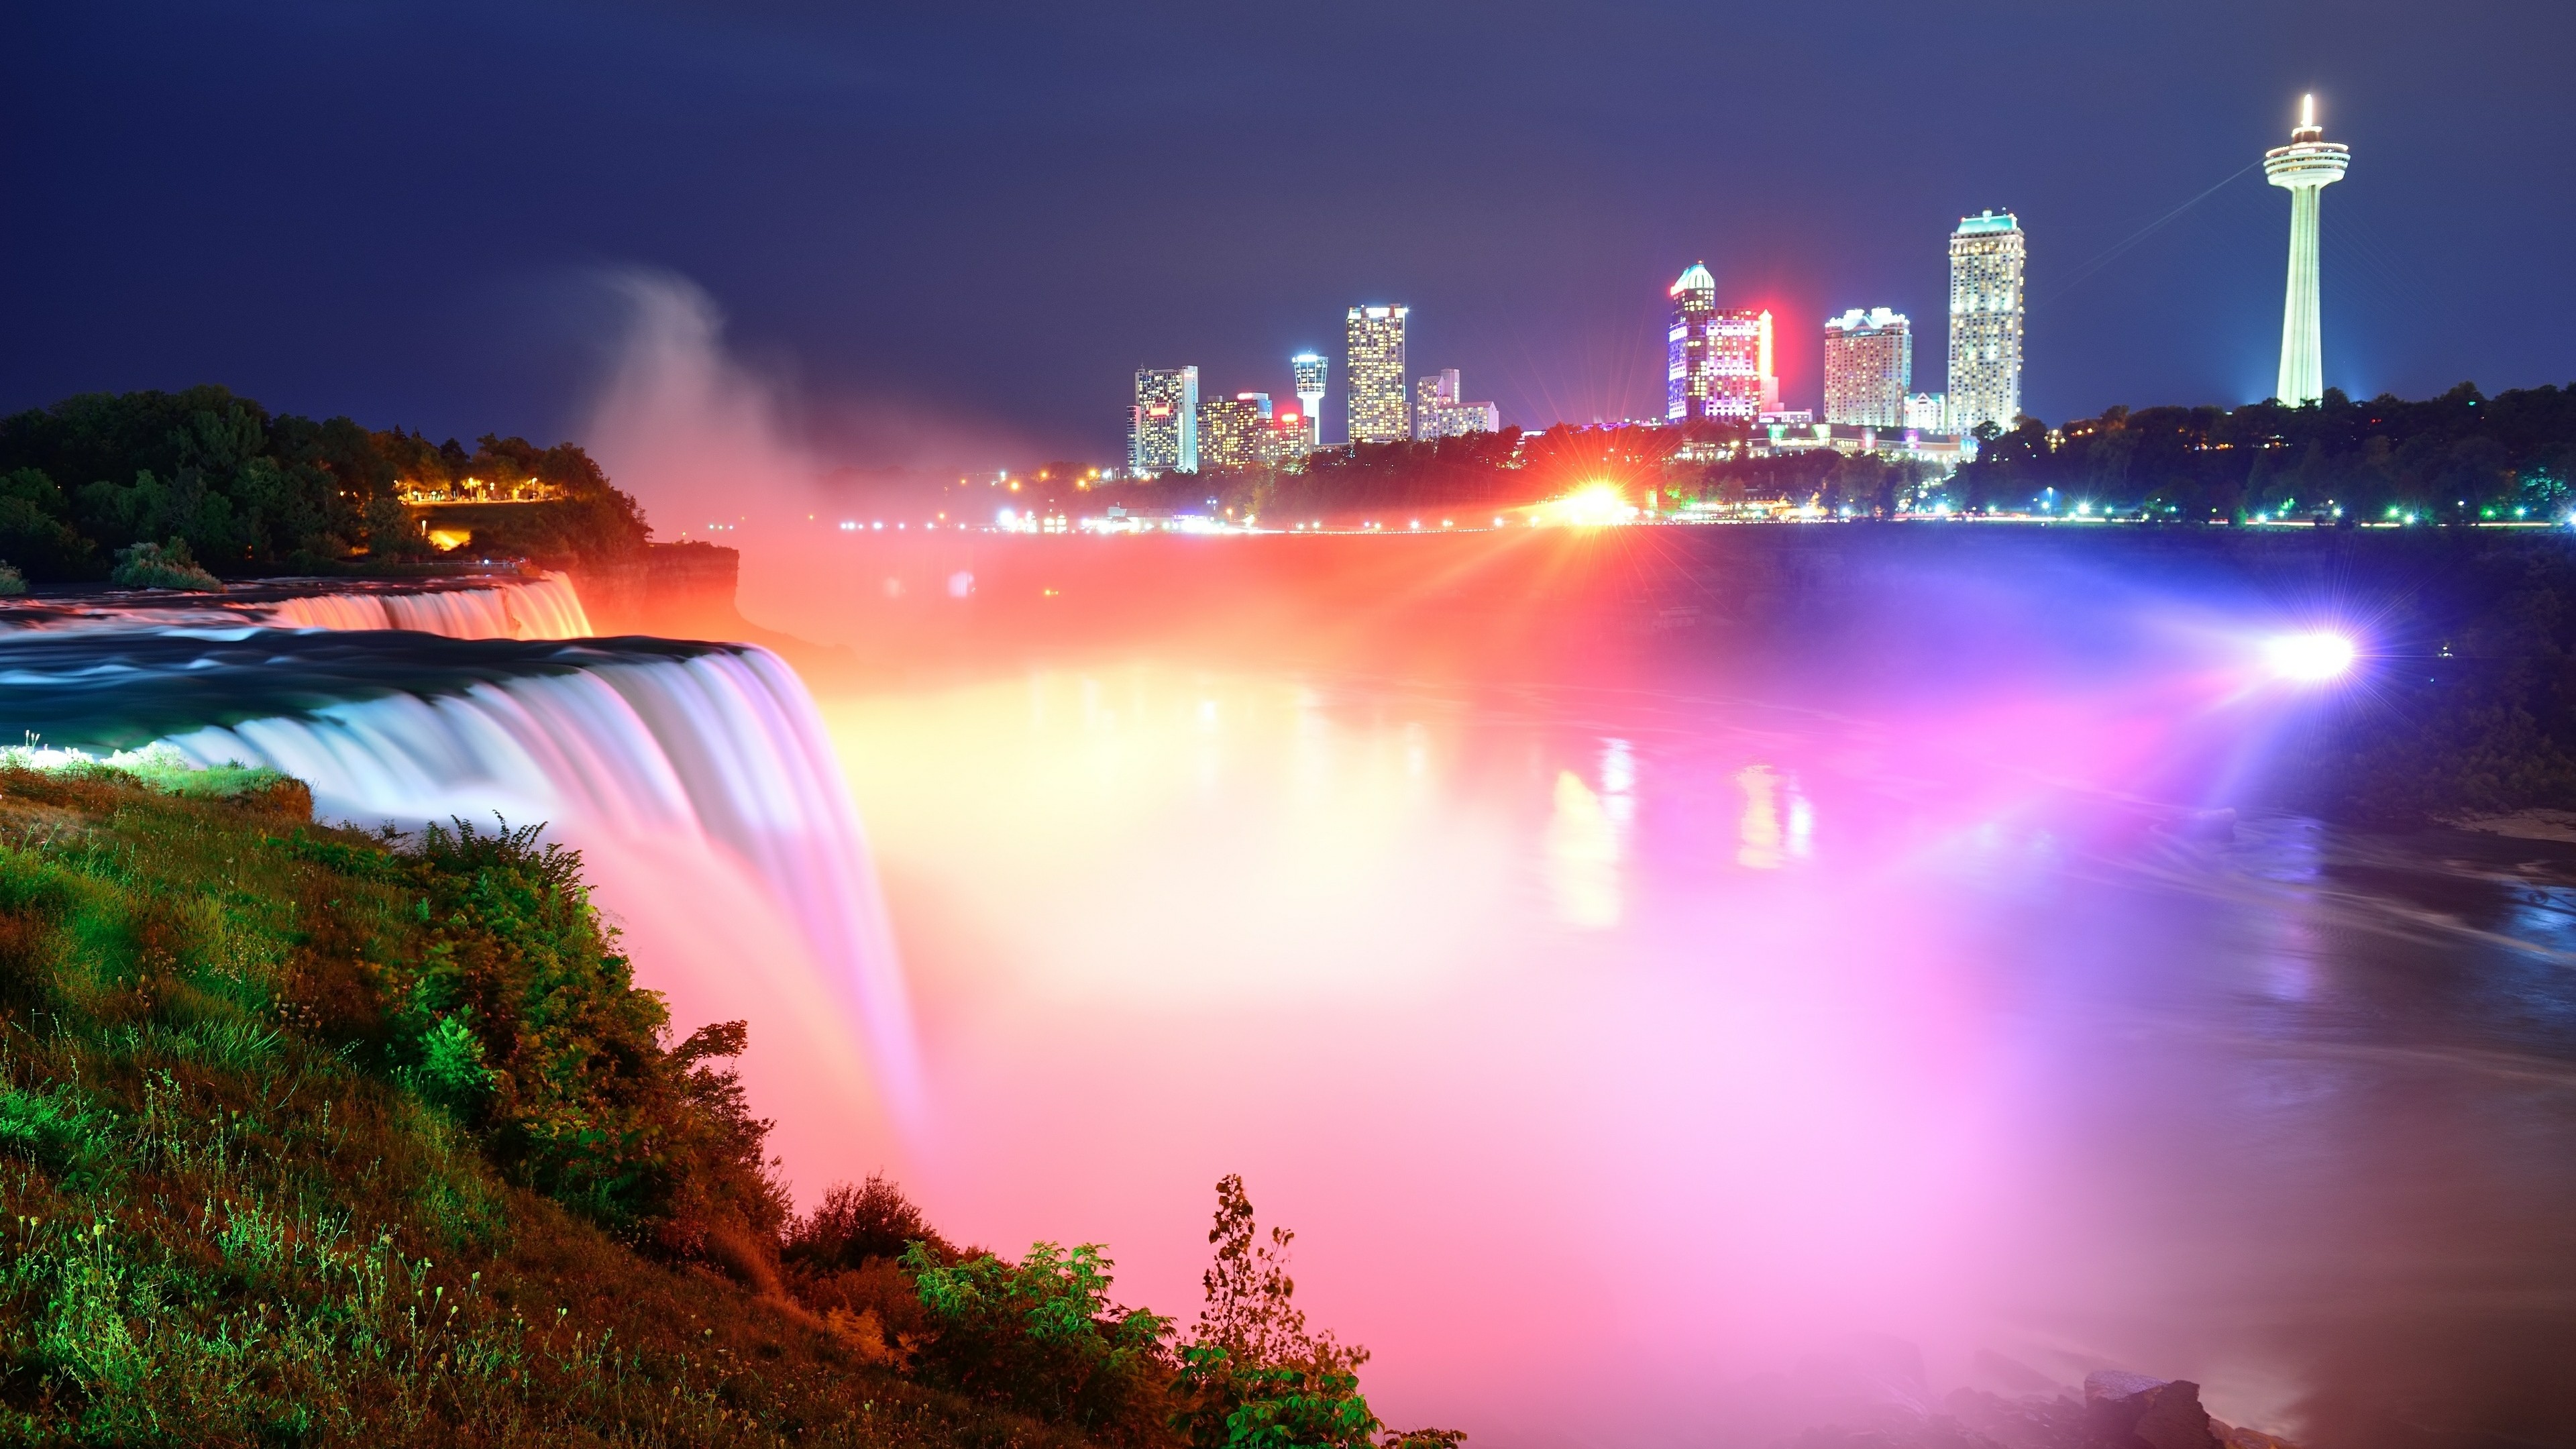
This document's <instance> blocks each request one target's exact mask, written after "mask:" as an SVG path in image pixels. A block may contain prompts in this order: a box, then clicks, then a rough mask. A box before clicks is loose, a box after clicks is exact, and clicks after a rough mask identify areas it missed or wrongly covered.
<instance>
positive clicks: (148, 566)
mask: <svg viewBox="0 0 2576 1449" xmlns="http://www.w3.org/2000/svg"><path fill="white" fill-rule="evenodd" d="M108 579H109V581H110V582H112V583H114V584H115V585H116V586H117V587H118V588H121V589H202V590H216V589H221V588H222V587H223V584H222V583H221V582H219V581H217V579H216V578H215V576H214V575H213V574H210V573H208V572H206V571H205V570H204V569H202V568H199V567H197V556H196V555H195V554H193V553H191V552H189V550H188V541H187V540H186V539H184V538H173V539H171V540H170V542H169V544H168V546H167V547H164V546H163V545H161V544H157V543H150V542H145V543H137V544H130V545H128V546H126V547H124V548H120V549H118V550H117V551H116V568H115V569H114V571H112V572H111V573H109V575H108Z"/></svg>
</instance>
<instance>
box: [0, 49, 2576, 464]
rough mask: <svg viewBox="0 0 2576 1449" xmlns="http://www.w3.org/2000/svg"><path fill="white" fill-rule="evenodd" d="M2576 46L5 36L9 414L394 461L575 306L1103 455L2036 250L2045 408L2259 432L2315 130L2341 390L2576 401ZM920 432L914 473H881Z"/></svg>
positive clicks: (590, 325) (1, 320) (1786, 360)
mask: <svg viewBox="0 0 2576 1449" xmlns="http://www.w3.org/2000/svg"><path fill="white" fill-rule="evenodd" d="M2571 52H2576V6H2571V5H2568V4H2566V3H2565V0H2531V3H2492V4H2478V3H2454V4H2449V5H2443V6H2428V5H2424V4H2421V3H2413V4H2395V3H2379V0H2367V3H2353V4H2341V5H2319V4H2286V3H2285V4H2264V3H2256V0H2236V3H2227V4H2199V3H2192V4H2152V5H2148V4H2127V5H2094V4H2069V3H2043V0H2028V3H1972V4H1954V5H1939V4H1926V3H1919V0H1918V3H1903V4H1898V3H1877V0H1848V3H1809V4H1800V5H1791V4H1780V3H1776V0H1775V3H1765V4H1762V5H1758V6H1719V5H1706V4H1701V5H1691V4H1660V5H1659V4H1610V3H1594V4H1550V5H1538V4H1523V3H1512V0H1489V3H1480V4H1464V3H1460V4H1438V3H1416V4H1390V3H1387V0H1372V3H1362V4H1340V3H1315V4H1310V5H1306V6H1300V7H1285V6H1265V7H1258V8H1255V7H1244V6H1233V5H1224V4H1210V3H1205V0H1200V3H1194V4H1188V5H1170V6H1114V5H1062V4H1055V5H1026V6H1019V5H978V4H940V5H932V6H919V7H893V6H882V5H877V6H871V5H849V4H823V3H796V0H766V3H754V0H745V3H733V4H726V5H714V4H692V3H676V0H664V3H647V0H618V3H609V0H601V3H560V0H510V3H503V4H477V3H461V4H448V5H421V4H409V3H400V0H328V3H314V4H304V5H296V4H274V5H267V6H251V5H221V6H219V5H213V4H193V5H191V4H120V3H111V0H101V3H94V4H83V5H58V6H26V7H12V8H11V12H10V14H9V15H8V17H7V18H6V19H0V78H5V89H0V198H5V217H0V248H5V252H0V262H5V267H6V272H5V278H6V280H5V283H0V406H7V407H18V406H24V405H29V404H34V403H39V402H44V401H49V400H51V399H53V398H56V397H59V396H62V395H64V394H66V393H70V392H74V391H82V390H90V389H122V388H130V387H173V386H180V385H185V384H188V383H191V382H197V381H201V380H202V381H220V382H224V383H227V384H229V385H231V386H233V387H234V388H236V389H238V390H241V391H244V392H247V393H249V394H251V395H253V396H256V397H259V398H261V399H262V400H263V401H266V402H268V403H269V404H270V405H272V406H275V407H280V408H285V409H291V410H295V411H301V412H311V413H334V412H347V413H350V414H352V415H354V416H356V417H358V418H360V419H361V420H363V421H367V422H370V423H373V424H377V425H384V424H390V423H396V422H400V423H404V424H407V425H410V426H415V427H422V428H426V429H428V430H429V431H431V432H432V433H436V434H445V433H459V434H466V435H471V434H473V433H477V432H481V431H484V430H486V429H498V430H501V431H505V432H523V433H528V434H531V435H535V436H539V437H546V438H551V437H555V436H561V435H563V434H565V433H567V432H570V431H572V430H574V429H575V428H577V426H578V423H579V419H580V417H581V415H582V405H583V399H584V397H585V395H586V393H587V391H588V390H589V389H590V388H591V387H593V386H594V385H595V383H596V380H597V378H598V376H599V368H600V366H601V358H600V355H599V339H600V338H601V337H602V336H604V335H606V328H607V319H606V318H605V316H604V314H603V310H602V309H603V307H604V305H605V304H604V302H603V300H602V298H603V293H602V291H601V289H600V288H598V286H597V285H596V283H595V282H594V281H593V280H591V279H592V278H594V277H595V276H596V274H597V273H598V272H599V271H600V270H601V269H603V268H612V267H623V266H632V265H642V266H647V267H653V268H659V269H665V270H668V271H671V272H674V273H677V274H679V275H681V276H684V277H687V278H689V279H692V280H693V281H695V282H696V283H697V284H699V285H700V286H702V287H704V288H705V289H706V290H707V292H708V293H709V294H710V295H711V296H713V297H714V298H715V300H716V301H717V303H718V304H719V305H720V306H721V307H722V308H723V309H724V310H725V311H726V312H727V314H728V315H729V316H730V318H731V319H732V326H731V332H730V337H731V340H732V342H733V344H734V345H735V346H736V347H737V348H738V349H739V350H740V351H741V352H742V353H743V355H745V356H746V357H747V358H748V359H750V361H751V363H752V365H753V366H755V367H756V368H758V369H760V370H762V371H764V372H767V373H770V374H773V375H775V376H776V377H778V378H779V379H780V380H781V381H782V383H783V385H784V386H785V388H786V390H787V392H788V393H789V395H791V396H792V397H793V398H795V399H796V400H797V404H798V408H797V412H798V416H799V418H800V419H801V421H802V422H803V423H804V425H805V426H807V427H808V428H809V429H810V430H811V431H812V432H813V434H814V435H815V437H816V438H817V439H818V440H819V441H820V443H821V444H822V445H823V446H824V447H825V448H826V449H827V451H830V452H832V453H833V454H834V455H836V456H840V457H844V458H846V459H848V460H850V461H854V462H857V461H888V462H891V461H903V459H904V457H905V456H906V455H910V456H913V457H914V458H915V459H916V460H917V461H921V462H924V463H929V462H939V461H960V462H962V461H969V460H970V459H969V457H968V456H966V455H971V454H973V453H975V452H977V451H979V450H981V451H989V452H990V453H991V454H992V456H991V458H990V460H989V461H991V462H994V463H1000V464H1008V463H1012V462H1016V461H1021V460H1022V459H1024V458H1027V457H1029V456H1030V455H1032V454H1033V453H1036V452H1040V451H1047V452H1056V453H1072V454H1075V455H1077V456H1083V457H1091V458H1101V459H1106V458H1110V457H1113V456H1115V455H1116V454H1117V453H1118V451H1119V449H1120V433H1119V428H1120V424H1121V420H1122V418H1123V410H1124V408H1125V405H1126V397H1127V387H1128V374H1129V373H1130V371H1131V370H1132V369H1134V368H1135V367H1137V366H1139V365H1142V364H1172V363H1181V362H1196V363H1198V364H1199V365H1200V366H1201V367H1202V368H1203V369H1204V375H1205V377H1206V379H1207V383H1208V385H1209V386H1210V387H1211V388H1220V389H1223V390H1226V391H1233V390H1236V389H1240V388H1250V387H1259V388H1266V389H1269V390H1271V391H1273V392H1277V393H1282V394H1284V393H1285V392H1286V391H1287V377H1286V368H1285V362H1284V359H1285V357H1286V355H1287V354H1288V353H1289V352H1290V351H1292V350H1295V349H1297V348H1300V347H1306V346H1313V347H1317V348H1320V349H1323V350H1326V351H1328V352H1329V351H1335V350H1337V345H1338V342H1339V336H1340V319H1341V313H1342V309H1343V308H1344V307H1345V306H1346V305H1348V304H1350V303H1352V302H1356V301H1380V300H1397V301H1404V302H1408V303H1410V304H1411V305H1412V307H1413V309H1414V311H1413V317H1414V323H1415V326H1414V334H1413V340H1412V349H1411V351H1412V358H1411V360H1412V363H1413V367H1414V370H1415V371H1417V372H1420V371H1426V370H1429V369H1431V368H1436V367H1442V366H1456V367H1459V368H1461V369H1463V370H1464V372H1465V375H1466V386H1467V390H1468V392H1469V395H1470V396H1473V397H1478V398H1484V397H1492V398H1494V399H1496V400H1497V401H1499V402H1500V403H1501V404H1502V407H1503V411H1504V415H1505V418H1506V420H1507V421H1510V422H1517V423H1523V424H1534V423H1545V422H1547V421H1550V420H1553V419H1558V418H1570V419H1573V420H1576V421H1589V420H1591V419H1592V418H1594V417H1595V416H1604V417H1615V416H1619V415H1621V414H1644V413H1649V412H1652V411H1656V410H1659V407H1660V398H1661V357H1660V326H1661V304H1662V287H1663V284H1664V283H1665V282H1666V281H1667V280H1669V278H1670V277H1671V275H1672V274H1673V273H1674V272H1675V271H1677V270H1678V269H1679V268H1680V267H1682V266H1683V265H1684V264H1686V263H1688V262H1690V261H1692V260H1693V259H1695V258H1705V259H1706V260H1707V261H1708V263H1709V265H1710V267H1711V269H1712V270H1713V271H1714V272H1715V273H1716V275H1717V277H1718V280H1719V288H1720V296H1721V298H1722V299H1724V300H1726V301H1728V302H1731V303H1735V302H1740V303H1762V304H1767V305H1770V306H1773V307H1775V308H1776V309H1778V311H1779V312H1780V313H1781V315H1782V318H1783V348H1782V359H1781V361H1782V368H1783V372H1784V376H1785V378H1786V381H1787V391H1788V394H1789V398H1790V401H1791V402H1792V403H1799V402H1810V403H1811V402H1813V401H1814V400H1815V398H1816V395H1817V393H1818V391H1819V389H1820V381H1819V379H1818V376H1817V356H1816V347H1815V344H1814V341H1813V338H1814V336H1815V334H1816V332H1817V329H1818V325H1819V323H1820V322H1821V319H1822V318H1823V316H1824V315H1826V314H1827V313H1828V312H1830V311H1838V310H1840V309H1842V308H1844V307H1847V306H1866V305H1874V304H1889V305H1894V306H1897V307H1899V308H1901V309H1903V310H1905V311H1907V312H1909V313H1911V314H1912V315H1913V316H1914V317H1915V318H1916V319H1917V322H1918V325H1920V326H1922V327H1924V328H1925V329H1926V335H1925V336H1924V338H1923V342H1922V345H1920V346H1919V347H1918V349H1917V358H1916V361H1917V370H1916V381H1917V385H1918V386H1921V387H1931V386H1939V385H1940V382H1941V376H1940V374H1941V370H1942V358H1941V353H1942V346H1941V340H1940V339H1941V336H1942V331H1941V326H1942V323H1941V317H1940V314H1939V312H1938V311H1937V310H1936V309H1937V308H1938V306H1939V305H1940V301H1941V295H1942V286H1943V237H1944V234H1945V233H1946V231H1947V230H1948V228H1949V226H1950V225H1951V224H1952V223H1953V222H1954V221H1955V220H1956V218H1957V217H1958V216H1959V215H1960V214H1961V213H1963V212H1968V211H1975V210H1978V209H1980V208H1983V207H1988V206H1999V207H2010V208H2012V209H2014V210H2016V211H2018V212H2019V213H2020V215H2021V217H2022V220H2023V224H2024V226H2025V227H2026V228H2027V229H2028V231H2029V233H2030V236H2031V248H2032V262H2031V271H2030V277H2031V284H2030V292H2031V298H2032V302H2033V306H2032V312H2031V330H2030V345H2029V371H2028V375H2027V382H2026V389H2025V397H2026V400H2027V402H2028V404H2029V406H2030V407H2031V408H2032V409H2033V410H2034V411H2036V412H2038V413H2039V414H2041V415H2042V416H2044V417H2047V418H2049V419H2050V420H2052V421H2055V420H2061V419H2064V418H2066V417H2069V416H2073V415H2079V414H2084V413H2090V412H2093V411H2096V410H2098V409H2099V408H2101V407H2103V406H2105V405H2108V404H2111V403H2119V402H2126V403H2131V404H2145V403H2151V402H2169V401H2170V402H2203V401H2208V402H2233V401H2238V400H2243V399H2247V398H2251V397H2256V396H2260V395H2261V394H2263V393H2265V392H2268V391H2269V390H2270V381H2271V373H2272V368H2273V365H2274V360H2275V352H2276V349H2277V346H2278V336H2279V316H2280V289H2281V278H2282V270H2283V261H2282V253H2283V248H2284V246H2285V244H2286V233H2287V213H2288V205H2287V200H2286V197H2285V196H2283V194H2281V193H2279V192H2276V191H2272V190H2270V189H2268V188H2266V187H2265V186H2263V184H2262V182H2261V178H2260V174H2259V172H2248V173H2246V174H2243V175H2239V176H2237V177H2236V178H2235V180H2234V181H2232V182H2230V183H2228V184H2227V185H2225V186H2224V187H2222V188H2221V189H2219V190H2218V191H2217V192H2216V193H2215V194H2214V195H2212V196H2210V197H2209V198H2208V199H2207V200H2206V201H2204V202H2202V203H2201V204H2200V205H2198V206H2197V207H2195V208H2193V209H2192V210H2190V211H2188V212H2186V213H2185V214H2183V215H2182V216H2181V217H2179V218H2178V219H2176V220H2174V221H2172V222H2171V223H2170V224H2168V225H2166V226H2164V227H2163V228H2161V229H2159V230H2157V231H2155V232H2153V233H2152V234H2150V235H2148V236H2147V237H2145V238H2144V239H2143V240H2141V241H2139V242H2137V244H2136V245H2135V246H2134V247H2133V248H2131V249H2130V250H2128V251H2127V252H2125V253H2122V254H2121V255H2119V256H2118V257H2117V258H2116V259H2115V260H2112V261H2110V262H2109V263H2108V264H2106V265H2103V266H2102V267H2101V268H2100V269H2099V270H2098V271H2095V272H2093V273H2092V274H2091V275H2089V276H2085V277H2083V278H2081V279H2080V280H2079V279H2078V277H2077V273H2078V271H2079V269H2081V268H2082V267H2084V266H2085V265H2086V264H2088V263H2090V262H2093V261H2095V260H2096V259H2098V258H2099V257H2100V256H2101V255H2102V254H2103V253H2105V252H2107V251H2109V250H2111V249H2112V248H2114V247H2116V246H2118V245H2119V244H2120V243H2121V242H2122V241H2123V240H2126V239H2128V238H2130V237H2132V236H2133V235H2134V234H2135V233H2137V232H2138V231H2139V230H2140V229H2141V228H2143V227H2145V226H2147V225H2148V224H2149V223H2151V222H2153V221H2154V220H2155V219H2156V218H2157V217H2159V216H2160V215H2162V214H2163V213H2165V212H2167V211H2169V210H2171V209H2172V208H2173V207H2175V206H2176V205H2178V204H2180V203H2181V202H2183V201H2185V200H2186V199H2188V198H2190V197H2191V196H2193V195H2194V194H2195V193H2198V192H2201V191H2203V190H2204V189H2206V188H2208V187H2210V186H2212V185H2213V184H2216V183H2218V182H2219V181H2221V179H2222V178H2225V177H2227V176H2228V175H2229V174H2230V173H2231V172H2235V171H2237V170H2238V168H2240V167H2243V166H2245V165H2246V163H2248V162H2249V161H2252V160H2253V159H2255V158H2256V157H2257V156H2258V155H2259V153H2260V152H2261V150H2262V148H2264V147H2265V146H2268V145H2276V144H2279V143H2280V142H2281V141H2282V140H2284V139H2286V131H2287V127H2288V124H2289V119H2290V114H2291V110H2292V107H2293V105H2294V104H2295V101H2296V97H2297V94H2298V93H2299V92H2300V91H2301V90H2302V89H2307V88H2314V89H2315V90H2316V91H2318V92H2319V94H2320V98H2321V104H2322V107H2323V110H2324V118H2325V121H2326V125H2327V128H2328V135H2329V137H2330V138H2331V139H2338V140H2343V141H2347V142H2350V143H2351V144H2352V145H2353V147H2354V150H2355V159H2354V162H2353V167H2352V172H2351V176H2350V179H2348V180H2347V181H2346V182H2344V183H2343V184H2342V185H2340V186H2337V187H2335V188H2334V189H2333V190H2331V191H2329V192H2328V193H2327V194H2326V199H2325V246H2326V252H2325V263H2324V265H2325V278H2326V280H2325V290H2326V375H2327V381H2328V383H2329V384H2332V385H2336V386H2341V387H2344V388H2346V389H2347V390H2350V391H2354V392H2360V393H2368V392H2376V391H2379V390H2382V389H2387V390H2394V391H2397V392H2400V393H2406V394H2421V393H2427V392H2432V391H2438V390H2440V389H2442V388H2444V387H2447V386H2449V385H2450V384H2452V383H2455V382H2457V381H2459V380H2461V379H2463V378H2474V379H2475V380H2476V381H2478V382H2479V383H2480V384H2482V385H2483V386H2485V387H2487V388H2489V389H2490V390H2495V389H2501V388H2505V387H2510V386H2518V385H2529V384H2537V383H2544V382H2560V383H2563V382H2566V381H2568V380H2569V379H2570V378H2576V267H2571V266H2570V265H2569V261H2568V258H2569V256H2570V251H2571V249H2570V244H2569V242H2568V237H2569V236H2570V235H2576V187H2569V186H2568V185H2566V184H2565V180H2566V177H2567V176H2568V175H2569V174H2570V168H2571V164H2576V163H2571V161H2570V157H2571V155H2576V102H2571V100H2570V92H2569V90H2568V89H2567V85H2566V82H2565V78H2564V69H2563V67H2564V64H2565V57H2566V56H2567V55H2568V54H2570V53H2571ZM914 420H927V421H928V425H927V426H925V427H920V428H915V427H912V426H909V424H910V423H911V422H912V421H914Z"/></svg>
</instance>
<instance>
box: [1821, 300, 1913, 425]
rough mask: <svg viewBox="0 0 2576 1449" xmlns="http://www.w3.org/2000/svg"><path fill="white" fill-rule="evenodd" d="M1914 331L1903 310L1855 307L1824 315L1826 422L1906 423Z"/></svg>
mask: <svg viewBox="0 0 2576 1449" xmlns="http://www.w3.org/2000/svg"><path fill="white" fill-rule="evenodd" d="M1913 386H1914V330H1913V327H1912V325H1911V324H1909V323H1908V322H1907V321H1906V319H1905V314H1904V313H1902V312H1892V311H1890V310H1888V309H1887V308H1885V307H1872V308H1871V309H1869V310H1868V311H1866V312H1864V311H1862V310H1860V309H1859V308H1857V307H1855V308H1853V309H1852V310H1850V311H1848V312H1845V313H1844V314H1843V315H1841V316H1839V317H1829V318H1827V319H1825V421H1826V422H1829V423H1858V424H1861V425H1863V426H1869V425H1873V424H1874V425H1876V426H1878V427H1882V428H1901V427H1905V426H1907V423H1906V420H1905V396H1906V393H1907V392H1908V391H1909V390H1910V389H1911V388H1912V387H1913Z"/></svg>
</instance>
